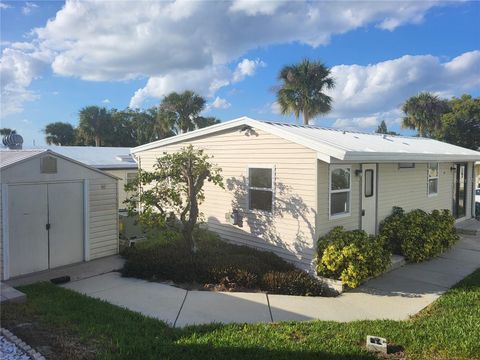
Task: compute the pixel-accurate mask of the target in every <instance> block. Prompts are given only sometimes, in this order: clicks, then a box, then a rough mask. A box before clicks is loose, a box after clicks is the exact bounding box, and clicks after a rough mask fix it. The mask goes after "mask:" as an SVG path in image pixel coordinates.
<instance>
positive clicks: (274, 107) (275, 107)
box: [270, 101, 282, 115]
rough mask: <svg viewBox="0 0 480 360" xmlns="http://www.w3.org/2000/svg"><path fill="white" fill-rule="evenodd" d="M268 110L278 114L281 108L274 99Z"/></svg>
mask: <svg viewBox="0 0 480 360" xmlns="http://www.w3.org/2000/svg"><path fill="white" fill-rule="evenodd" d="M270 111H271V112H272V113H273V114H275V115H280V114H281V113H282V110H281V108H280V104H279V103H278V102H277V101H274V102H273V103H272V104H271V105H270Z"/></svg>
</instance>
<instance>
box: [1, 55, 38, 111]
mask: <svg viewBox="0 0 480 360" xmlns="http://www.w3.org/2000/svg"><path fill="white" fill-rule="evenodd" d="M45 56H46V54H45V53H42V52H24V51H21V50H17V49H13V48H5V49H4V50H3V51H2V57H1V59H0V78H1V79H2V81H1V103H0V105H1V116H2V117H5V116H7V115H10V114H14V113H18V112H21V111H22V110H23V104H24V103H25V102H26V101H32V100H35V99H37V98H38V94H36V93H34V92H33V91H31V90H29V89H28V87H29V86H30V83H31V82H32V80H34V79H36V78H38V77H39V76H40V74H41V73H42V72H43V71H44V69H45V67H46V62H45V60H46V59H45Z"/></svg>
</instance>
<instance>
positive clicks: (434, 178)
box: [427, 163, 438, 196]
mask: <svg viewBox="0 0 480 360" xmlns="http://www.w3.org/2000/svg"><path fill="white" fill-rule="evenodd" d="M427 177H428V196H433V195H437V194H438V163H428V173H427Z"/></svg>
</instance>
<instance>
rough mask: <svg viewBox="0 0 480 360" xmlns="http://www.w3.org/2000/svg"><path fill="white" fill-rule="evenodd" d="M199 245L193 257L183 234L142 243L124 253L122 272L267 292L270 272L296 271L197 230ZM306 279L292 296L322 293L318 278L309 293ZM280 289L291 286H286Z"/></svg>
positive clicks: (268, 255) (276, 258) (269, 254)
mask: <svg viewBox="0 0 480 360" xmlns="http://www.w3.org/2000/svg"><path fill="white" fill-rule="evenodd" d="M196 242H197V244H198V250H197V252H195V253H193V254H192V253H191V252H190V251H189V249H188V247H187V245H186V244H185V242H184V241H183V240H182V238H181V235H179V234H177V235H175V234H170V233H168V234H165V233H162V234H161V235H158V236H157V237H155V238H151V239H149V240H147V241H145V242H141V243H138V244H137V245H136V246H135V247H133V248H128V249H126V250H125V251H124V252H123V253H122V254H123V255H124V257H125V258H126V262H125V266H124V268H123V270H122V273H123V275H124V276H133V277H139V278H144V279H151V280H172V281H174V282H177V283H194V282H196V283H200V284H203V285H205V286H207V287H214V288H218V289H222V290H229V291H231V290H238V289H255V288H256V289H262V290H263V284H264V283H263V278H264V275H265V274H266V273H269V272H273V273H275V274H281V273H287V272H292V271H294V270H295V267H294V266H293V265H292V264H290V263H288V262H286V261H285V260H283V259H282V258H280V257H279V256H277V255H276V254H274V253H272V252H266V251H260V250H256V249H253V248H250V247H247V246H239V245H233V244H229V243H226V242H224V241H222V240H220V238H219V237H218V235H216V234H213V233H211V232H209V231H207V230H203V229H202V230H200V229H199V230H197V231H196ZM277 276H279V275H277ZM305 276H307V277H308V276H309V275H308V274H306V273H305V275H303V277H302V276H297V277H296V278H297V279H298V281H300V282H301V283H300V284H291V285H290V288H289V289H290V290H288V291H289V292H288V294H290V293H292V292H294V290H295V289H297V290H298V292H297V293H294V295H304V294H306V293H312V294H313V293H318V291H317V290H315V286H314V284H315V281H316V279H315V278H313V277H312V278H311V279H310V282H311V285H309V286H310V288H311V290H308V289H309V287H308V286H307V283H308V281H307V278H306V277H305ZM286 279H290V280H292V279H295V277H294V276H293V275H290V277H287V278H286ZM279 281H280V280H279ZM285 281H287V280H285ZM317 285H318V284H317ZM268 289H270V286H269V287H268ZM268 289H267V290H268ZM280 289H287V287H286V285H282V286H281V287H280ZM305 289H306V290H305ZM314 290H315V291H314ZM269 291H270V290H269ZM272 291H273V290H272ZM276 291H281V290H276ZM285 291H287V290H285Z"/></svg>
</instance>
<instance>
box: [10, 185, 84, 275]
mask: <svg viewBox="0 0 480 360" xmlns="http://www.w3.org/2000/svg"><path fill="white" fill-rule="evenodd" d="M8 202H9V206H8V223H9V262H10V277H14V276H19V275H23V274H28V273H32V272H36V271H41V270H46V269H48V268H55V267H58V266H62V265H67V264H73V263H77V262H81V261H83V259H84V254H83V252H84V244H83V233H84V222H83V221H84V219H83V217H84V214H83V184H82V183H81V182H70V183H51V184H35V185H9V186H8ZM47 224H49V227H50V228H49V230H47Z"/></svg>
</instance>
